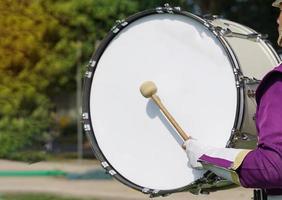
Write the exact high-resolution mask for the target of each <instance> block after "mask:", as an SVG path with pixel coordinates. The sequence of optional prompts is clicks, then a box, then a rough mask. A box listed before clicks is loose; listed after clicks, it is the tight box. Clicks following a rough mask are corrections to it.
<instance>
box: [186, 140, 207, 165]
mask: <svg viewBox="0 0 282 200" xmlns="http://www.w3.org/2000/svg"><path fill="white" fill-rule="evenodd" d="M183 148H184V149H185V151H186V154H187V157H188V160H189V161H188V165H189V167H192V168H195V169H203V165H202V164H201V163H200V162H198V160H199V158H200V157H201V156H202V155H204V154H205V152H206V151H207V150H209V149H210V147H208V146H206V145H204V144H201V143H199V142H198V141H197V140H195V139H189V140H186V141H185V142H184V144H183Z"/></svg>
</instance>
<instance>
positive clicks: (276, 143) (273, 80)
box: [184, 0, 282, 199]
mask: <svg viewBox="0 0 282 200" xmlns="http://www.w3.org/2000/svg"><path fill="white" fill-rule="evenodd" d="M272 5H273V6H274V7H277V8H280V15H279V17H278V19H277V23H278V26H279V38H278V45H279V46H281V47H282V0H276V1H275V2H274V3H273V4H272ZM256 101H257V112H256V126H257V130H258V145H257V148H256V149H254V150H252V151H249V150H243V149H227V148H221V149H220V148H214V147H211V146H206V145H202V144H201V143H200V142H201V141H197V140H196V139H193V138H192V139H189V140H187V141H186V142H185V143H184V146H185V147H186V152H187V156H188V158H189V164H190V165H191V167H193V168H196V169H203V168H204V169H208V170H211V171H213V172H214V173H216V174H217V175H219V176H221V177H223V178H225V179H227V180H230V181H232V182H234V183H236V184H239V185H241V186H243V187H246V188H261V189H264V190H265V192H266V194H267V195H268V196H269V197H268V199H271V198H272V195H281V199H282V64H280V65H279V66H277V67H276V68H274V69H273V70H272V71H270V72H269V73H268V74H267V75H266V76H265V77H264V78H263V80H262V82H261V83H260V85H259V87H258V89H257V91H256ZM278 198H279V197H278ZM275 199H277V196H276V197H275ZM279 199H280V198H279Z"/></svg>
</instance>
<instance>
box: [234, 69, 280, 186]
mask: <svg viewBox="0 0 282 200" xmlns="http://www.w3.org/2000/svg"><path fill="white" fill-rule="evenodd" d="M257 112H258V113H257V119H256V120H257V127H258V132H259V140H258V147H257V148H256V149H255V150H253V151H251V152H250V153H249V154H248V156H247V157H246V158H245V159H244V161H243V163H242V165H241V167H240V168H239V169H238V174H239V177H240V181H241V184H242V185H243V186H244V187H249V188H282V76H281V75H280V74H275V76H273V77H272V79H271V80H269V81H268V84H267V87H266V90H265V92H264V94H263V95H262V97H261V100H260V106H259V110H257Z"/></svg>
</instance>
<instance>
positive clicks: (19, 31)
mask: <svg viewBox="0 0 282 200" xmlns="http://www.w3.org/2000/svg"><path fill="white" fill-rule="evenodd" d="M137 6H138V4H137V3H136V2H133V1H130V0H95V1H93V0H81V1H77V0H68V1H65V0H31V1H30V0H21V1H10V0H3V1H0V27H1V28H0V41H1V42H0V60H1V62H0V107H1V109H0V157H6V158H9V157H15V156H11V155H15V153H16V152H18V151H21V150H24V149H30V148H32V149H37V148H38V149H42V146H43V144H44V141H45V140H46V139H48V138H49V139H50V134H53V133H54V132H56V131H58V130H60V129H59V128H58V126H59V124H57V123H56V120H55V118H56V116H55V115H56V114H55V113H54V111H55V110H56V109H57V108H56V102H55V101H54V99H55V98H54V97H56V96H58V95H60V94H62V93H67V92H73V91H74V90H75V87H76V79H75V78H76V75H75V74H76V67H77V65H79V64H85V63H87V62H88V60H89V58H90V56H91V53H92V52H93V50H94V48H95V43H96V41H99V40H101V39H102V38H103V37H104V36H105V34H106V32H107V31H108V30H109V29H110V27H111V26H113V24H114V22H115V20H116V19H119V18H124V17H125V16H128V15H129V14H131V13H133V12H135V11H136V10H137ZM54 135H58V133H55V134H54ZM51 137H54V136H51Z"/></svg>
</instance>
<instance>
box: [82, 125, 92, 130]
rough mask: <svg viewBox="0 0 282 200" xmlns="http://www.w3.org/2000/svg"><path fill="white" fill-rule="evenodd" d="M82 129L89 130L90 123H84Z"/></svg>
mask: <svg viewBox="0 0 282 200" xmlns="http://www.w3.org/2000/svg"><path fill="white" fill-rule="evenodd" d="M83 128H84V130H85V131H91V126H90V124H84V127H83Z"/></svg>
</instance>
